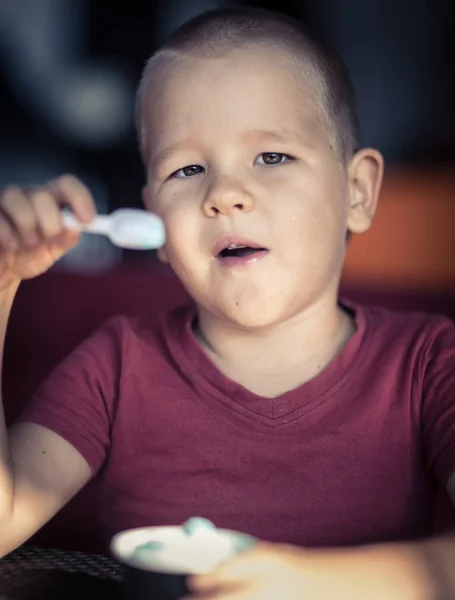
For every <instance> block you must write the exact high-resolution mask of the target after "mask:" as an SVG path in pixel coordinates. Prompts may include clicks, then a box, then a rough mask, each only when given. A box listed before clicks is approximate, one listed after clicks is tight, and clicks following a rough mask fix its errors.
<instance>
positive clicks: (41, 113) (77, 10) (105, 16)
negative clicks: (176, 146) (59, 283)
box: [0, 0, 455, 270]
mask: <svg viewBox="0 0 455 600" xmlns="http://www.w3.org/2000/svg"><path fill="white" fill-rule="evenodd" d="M226 4H229V2H223V1H221V0H219V1H216V0H205V1H204V0H157V1H155V2H151V1H147V2H146V1H138V0H130V1H129V2H112V0H111V1H108V0H0V53H1V56H2V60H1V61H0V64H1V66H0V115H1V120H0V186H3V185H6V184H9V183H18V184H24V185H28V184H38V183H41V182H44V181H46V180H47V179H48V178H50V177H54V176H56V175H58V174H60V173H63V172H71V173H75V174H77V175H78V176H80V177H81V178H82V179H84V180H85V181H86V182H87V183H88V184H89V185H91V187H92V188H93V190H94V193H95V196H96V200H97V202H98V208H99V210H100V211H101V212H108V211H110V210H112V209H114V208H116V207H119V206H141V200H140V188H141V186H142V183H143V172H142V166H141V163H140V160H139V156H138V153H137V147H136V136H135V131H134V123H133V108H134V92H135V86H136V84H137V82H138V79H139V77H140V73H141V69H142V67H143V65H144V63H145V61H146V59H147V57H148V56H149V55H150V54H151V53H152V52H153V51H154V50H155V49H156V47H157V45H158V44H159V43H160V42H161V41H162V39H163V38H164V37H165V36H166V35H167V34H168V33H169V32H170V31H171V30H172V29H173V28H175V27H176V26H178V25H179V24H180V23H181V22H183V21H184V20H185V19H187V18H188V17H190V16H193V15H195V14H197V13H199V12H201V11H203V10H205V9H207V8H211V7H216V6H223V5H226ZM237 4H241V2H238V3H237ZM243 4H250V5H259V6H263V7H268V8H273V9H277V10H280V11H283V12H289V13H290V14H293V15H295V16H297V17H299V18H301V19H302V20H304V21H306V22H307V23H308V24H310V25H311V26H312V27H313V28H314V29H315V30H316V31H317V32H319V33H320V34H322V35H323V36H324V37H325V38H326V39H327V41H329V43H331V44H332V45H333V46H334V47H335V48H336V49H337V50H338V52H339V53H340V54H341V55H342V57H343V58H344V59H345V61H346V62H347V64H348V67H349V69H350V71H351V75H352V79H353V81H354V85H355V88H356V91H357V97H358V106H359V116H360V122H361V127H362V131H363V142H364V143H365V144H366V145H372V146H375V147H377V148H379V149H380V150H381V151H382V152H383V153H384V155H385V158H386V160H387V164H388V168H389V170H393V169H397V168H403V167H406V168H414V169H421V168H427V167H431V166H434V165H437V166H438V167H440V166H444V167H445V168H448V169H451V168H452V165H454V164H455V119H454V106H455V68H454V67H455V2H454V0H434V1H433V0H432V1H430V0H426V1H425V0H417V1H410V0H409V1H408V0H366V1H361V0H294V1H292V0H281V1H272V0H270V1H262V2H244V3H243ZM454 201H455V200H454ZM90 244H91V245H90ZM94 250H96V252H94ZM88 252H89V253H90V254H88ZM132 255H134V259H135V260H138V259H140V260H144V259H149V258H150V259H152V258H153V253H141V255H140V257H139V256H138V253H126V254H125V253H121V252H120V251H118V250H116V249H114V248H113V247H112V246H111V245H110V244H109V243H108V242H107V241H105V240H101V239H99V238H97V240H96V241H95V240H94V239H92V240H91V241H90V242H89V241H88V240H87V241H85V242H84V244H82V245H81V247H80V248H78V250H77V251H74V252H73V254H72V255H71V256H69V257H67V259H65V260H66V263H64V264H65V266H66V267H67V268H75V267H76V268H81V267H82V268H86V269H89V268H90V269H92V270H93V269H96V268H101V269H103V268H106V267H107V266H109V265H111V264H114V263H116V262H118V261H119V260H122V259H125V258H126V259H128V258H131V256H132Z"/></svg>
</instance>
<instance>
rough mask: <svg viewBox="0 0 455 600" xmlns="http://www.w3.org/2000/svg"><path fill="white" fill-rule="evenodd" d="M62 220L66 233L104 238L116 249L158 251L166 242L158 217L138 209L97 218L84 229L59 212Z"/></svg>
mask: <svg viewBox="0 0 455 600" xmlns="http://www.w3.org/2000/svg"><path fill="white" fill-rule="evenodd" d="M62 217H63V225H64V227H66V228H67V229H72V230H74V231H84V232H87V233H97V234H101V235H107V237H108V238H109V239H110V240H111V242H112V243H113V244H115V245H116V246H120V248H128V249H131V250H152V249H156V248H160V247H161V246H162V245H163V244H164V242H165V239H166V234H165V230H164V225H163V221H162V220H161V219H160V217H158V216H157V215H153V214H152V213H149V212H147V211H145V210H140V209H138V208H119V209H118V210H115V211H114V212H113V213H111V214H110V215H97V216H96V217H95V218H94V219H93V221H92V222H91V223H89V224H88V225H85V224H83V223H81V222H80V221H78V220H77V219H76V217H75V216H74V215H73V214H72V213H68V212H63V213H62Z"/></svg>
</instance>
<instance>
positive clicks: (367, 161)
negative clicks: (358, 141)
mask: <svg viewBox="0 0 455 600" xmlns="http://www.w3.org/2000/svg"><path fill="white" fill-rule="evenodd" d="M383 173H384V159H383V157H382V154H381V153H380V152H379V151H378V150H374V149H373V148H363V149H362V150H359V151H358V152H356V154H354V156H353V158H352V160H351V162H350V164H349V166H348V189H349V212H348V222H347V228H348V230H349V231H351V232H352V233H363V232H364V231H367V230H368V229H369V228H370V227H371V224H372V222H373V218H374V215H375V213H376V207H377V204H378V198H379V192H380V191H381V184H382V177H383Z"/></svg>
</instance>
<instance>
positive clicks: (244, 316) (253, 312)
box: [217, 303, 285, 331]
mask: <svg viewBox="0 0 455 600" xmlns="http://www.w3.org/2000/svg"><path fill="white" fill-rule="evenodd" d="M217 312H218V315H219V316H222V319H223V320H224V321H225V322H228V323H229V324H230V325H231V326H233V327H236V328H238V329H243V330H248V331H259V330H261V329H267V328H268V327H272V326H273V325H277V324H278V323H280V322H281V321H283V320H285V317H284V314H283V310H282V309H281V310H277V307H266V306H264V305H262V306H261V304H260V303H259V304H257V303H253V304H251V305H249V306H247V305H243V306H233V307H223V310H222V311H221V315H220V311H217Z"/></svg>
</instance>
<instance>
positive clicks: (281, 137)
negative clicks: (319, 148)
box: [243, 129, 312, 146]
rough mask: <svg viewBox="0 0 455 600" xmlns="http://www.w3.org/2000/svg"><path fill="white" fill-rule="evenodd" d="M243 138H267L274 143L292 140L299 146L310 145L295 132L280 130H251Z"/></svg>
mask: <svg viewBox="0 0 455 600" xmlns="http://www.w3.org/2000/svg"><path fill="white" fill-rule="evenodd" d="M243 137H244V138H246V139H247V140H248V138H252V139H253V140H254V139H255V138H269V139H272V140H274V141H276V142H289V140H292V141H295V142H298V143H299V144H304V145H305V146H311V145H312V144H311V143H310V142H309V140H307V139H305V138H304V137H303V136H301V135H299V134H298V133H296V132H295V131H291V130H288V129H280V130H274V129H267V130H262V129H251V130H250V131H248V132H247V133H245V134H244V136H243ZM248 141H250V140H248Z"/></svg>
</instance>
